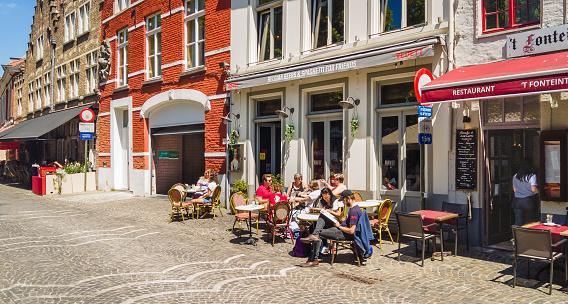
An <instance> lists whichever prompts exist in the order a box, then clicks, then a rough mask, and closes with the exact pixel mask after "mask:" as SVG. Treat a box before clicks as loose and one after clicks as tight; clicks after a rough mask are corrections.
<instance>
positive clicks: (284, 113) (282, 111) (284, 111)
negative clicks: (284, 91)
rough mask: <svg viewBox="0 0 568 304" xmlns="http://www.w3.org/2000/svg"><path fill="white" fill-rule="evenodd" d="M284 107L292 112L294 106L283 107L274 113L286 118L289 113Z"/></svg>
mask: <svg viewBox="0 0 568 304" xmlns="http://www.w3.org/2000/svg"><path fill="white" fill-rule="evenodd" d="M286 109H288V110H289V111H290V114H294V108H288V107H283V108H282V110H276V111H275V113H276V114H278V117H280V118H287V117H288V116H289V115H288V113H286Z"/></svg>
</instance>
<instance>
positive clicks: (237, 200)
mask: <svg viewBox="0 0 568 304" xmlns="http://www.w3.org/2000/svg"><path fill="white" fill-rule="evenodd" d="M229 203H230V205H231V210H233V214H234V215H235V221H234V222H233V228H231V233H233V230H234V229H235V224H236V223H237V222H239V237H240V236H241V233H242V230H241V222H245V223H246V224H247V227H248V225H249V223H248V220H249V213H248V212H242V213H239V211H238V210H237V209H236V207H237V206H244V205H246V204H247V199H246V198H245V196H244V194H243V193H242V192H237V193H235V194H233V195H232V196H231V198H230V199H229ZM251 217H252V220H253V221H255V222H256V234H258V213H251Z"/></svg>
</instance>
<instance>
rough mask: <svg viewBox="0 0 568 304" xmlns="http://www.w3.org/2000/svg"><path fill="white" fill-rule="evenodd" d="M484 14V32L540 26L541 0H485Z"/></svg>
mask: <svg viewBox="0 0 568 304" xmlns="http://www.w3.org/2000/svg"><path fill="white" fill-rule="evenodd" d="M482 12H483V31H484V32H495V31H500V30H506V29H511V28H518V27H523V26H528V25H533V24H539V23H540V0H484V1H482Z"/></svg>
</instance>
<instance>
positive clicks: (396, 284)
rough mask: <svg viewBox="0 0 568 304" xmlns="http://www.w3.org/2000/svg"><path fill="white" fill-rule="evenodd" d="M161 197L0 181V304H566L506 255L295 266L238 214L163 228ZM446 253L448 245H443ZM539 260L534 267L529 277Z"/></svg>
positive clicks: (281, 243) (285, 243)
mask: <svg viewBox="0 0 568 304" xmlns="http://www.w3.org/2000/svg"><path fill="white" fill-rule="evenodd" d="M170 210H171V207H170V204H169V202H168V200H167V198H165V197H158V198H139V197H132V196H131V195H129V194H127V193H121V192H106V193H105V192H94V193H88V194H80V195H67V196H53V197H39V196H36V195H34V194H33V193H31V191H27V190H22V189H18V188H12V187H9V186H6V185H0V269H1V270H2V271H0V302H2V303H194V302H195V303H197V302H199V303H220V302H225V303H321V302H326V303H332V302H335V303H436V302H454V303H458V302H460V303H461V302H467V303H485V302H493V303H495V302H498V303H525V302H526V303H528V302H534V303H559V302H568V290H567V289H566V288H564V287H563V286H561V285H559V284H561V283H562V275H563V274H562V273H561V272H560V271H557V274H558V275H559V276H558V277H557V278H556V280H555V284H554V285H553V293H552V296H549V295H548V294H547V292H548V284H547V283H546V282H547V280H548V274H547V273H546V272H544V273H543V274H541V275H540V277H539V280H536V279H531V280H528V279H526V268H525V267H526V263H521V269H520V278H519V285H520V286H518V287H517V288H514V289H513V288H512V287H511V283H512V267H511V264H512V258H511V255H510V254H509V253H506V252H501V251H495V250H489V249H471V250H470V252H466V251H465V249H460V250H461V252H460V255H459V256H457V257H453V256H451V257H446V258H445V259H444V262H441V261H440V260H439V259H437V260H435V261H431V260H430V259H428V260H426V261H425V267H424V268H422V267H420V266H419V259H418V258H416V257H415V254H414V247H413V246H410V247H409V246H407V245H404V247H403V251H402V252H403V261H402V262H398V261H397V260H396V257H397V245H391V244H390V242H387V244H386V245H385V244H384V243H383V248H382V249H379V248H378V247H374V251H375V252H374V255H373V257H372V258H371V259H370V260H368V261H367V262H366V263H365V265H364V266H362V267H357V264H356V262H355V260H354V256H353V255H352V254H351V253H350V252H347V251H343V252H340V253H339V256H338V257H337V259H336V263H334V265H333V266H330V264H329V260H330V258H329V257H324V258H323V262H322V263H320V266H319V267H317V268H311V269H304V268H300V267H298V265H299V264H300V263H303V262H304V261H305V258H296V257H293V256H292V255H291V250H292V245H291V240H289V239H288V240H283V239H280V238H277V242H276V245H275V246H274V247H272V246H271V245H270V244H269V243H267V241H266V235H265V234H264V233H263V232H262V231H261V232H260V237H261V238H260V240H259V242H258V244H257V246H250V245H241V244H240V242H242V241H244V240H245V237H244V235H243V237H242V238H239V237H238V234H237V233H236V231H235V233H234V234H231V233H230V228H231V225H232V223H233V216H231V215H229V214H228V213H227V212H226V210H223V213H224V216H223V217H217V218H216V219H213V218H212V217H207V218H205V219H200V220H191V219H190V220H186V223H185V224H184V223H183V222H182V221H181V219H180V220H177V219H176V220H174V221H173V222H172V223H168V218H169V214H170ZM448 247H451V246H450V245H449V244H448ZM538 268H539V265H536V264H535V265H533V269H534V270H533V272H532V275H533V276H534V275H535V273H536V270H537V269H538Z"/></svg>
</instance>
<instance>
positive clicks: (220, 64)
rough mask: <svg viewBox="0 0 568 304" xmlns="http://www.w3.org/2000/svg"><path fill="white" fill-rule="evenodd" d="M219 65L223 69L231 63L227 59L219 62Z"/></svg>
mask: <svg viewBox="0 0 568 304" xmlns="http://www.w3.org/2000/svg"><path fill="white" fill-rule="evenodd" d="M219 67H220V68H222V69H228V68H229V63H228V62H227V61H223V62H219Z"/></svg>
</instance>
